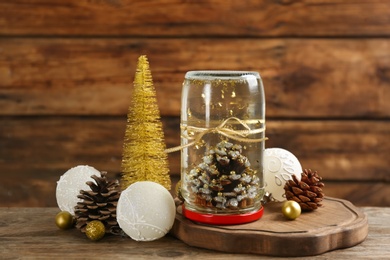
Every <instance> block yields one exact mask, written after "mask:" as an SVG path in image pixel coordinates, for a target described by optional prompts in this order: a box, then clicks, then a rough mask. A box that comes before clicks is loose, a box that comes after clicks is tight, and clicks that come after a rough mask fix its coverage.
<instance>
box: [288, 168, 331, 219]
mask: <svg viewBox="0 0 390 260" xmlns="http://www.w3.org/2000/svg"><path fill="white" fill-rule="evenodd" d="M321 181H322V178H321V177H320V176H319V175H318V173H317V171H314V172H313V171H312V170H310V169H309V170H307V169H305V170H304V171H303V173H302V176H301V181H299V180H298V179H297V177H296V176H295V175H292V180H289V181H287V182H286V184H285V186H284V190H285V194H286V199H287V200H294V201H296V202H298V203H299V205H300V206H301V209H302V210H303V211H312V210H315V209H317V208H318V207H320V206H322V204H321V201H322V199H323V198H324V193H323V191H322V188H323V187H324V186H325V185H324V183H323V182H321Z"/></svg>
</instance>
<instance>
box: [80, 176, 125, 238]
mask: <svg viewBox="0 0 390 260" xmlns="http://www.w3.org/2000/svg"><path fill="white" fill-rule="evenodd" d="M106 175H107V172H101V177H99V176H96V175H92V176H91V178H92V179H94V180H95V182H96V183H95V182H93V181H88V182H86V184H87V185H88V186H89V187H90V188H91V190H86V191H85V190H81V191H80V194H79V195H78V196H77V197H78V198H79V199H82V201H81V202H78V203H77V205H76V206H75V218H76V228H78V229H80V230H81V232H83V233H85V228H86V226H87V224H88V223H89V222H91V221H93V220H100V221H101V222H102V223H103V224H104V226H105V228H106V233H111V234H120V233H121V229H120V227H119V225H118V222H117V220H116V206H117V203H118V199H119V196H120V189H119V182H118V181H117V180H115V181H107V178H106Z"/></svg>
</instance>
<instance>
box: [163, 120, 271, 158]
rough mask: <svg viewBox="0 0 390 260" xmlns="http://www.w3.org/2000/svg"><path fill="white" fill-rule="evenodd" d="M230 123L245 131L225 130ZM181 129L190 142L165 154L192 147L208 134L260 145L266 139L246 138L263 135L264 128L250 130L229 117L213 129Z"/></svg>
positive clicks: (192, 127) (242, 123) (187, 127)
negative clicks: (234, 123) (234, 122)
mask: <svg viewBox="0 0 390 260" xmlns="http://www.w3.org/2000/svg"><path fill="white" fill-rule="evenodd" d="M231 121H236V122H238V123H239V124H240V125H242V126H243V127H244V128H245V129H244V130H233V129H231V128H227V127H226V125H227V124H228V123H229V122H231ZM260 122H261V121H260ZM181 128H182V129H183V128H184V129H185V130H187V131H186V132H187V134H186V135H185V136H182V137H184V138H186V139H187V140H189V141H191V142H189V143H188V144H185V145H180V146H177V147H172V148H169V149H166V150H165V152H166V153H171V152H176V151H180V150H182V149H183V148H186V147H190V146H193V145H195V144H197V143H199V142H200V141H201V140H202V138H203V136H204V135H206V134H209V133H216V134H220V135H223V136H225V137H227V138H229V139H233V140H236V141H239V142H244V143H260V142H263V141H265V140H267V139H268V138H267V137H264V138H257V139H252V138H247V137H248V136H249V135H253V134H259V133H263V132H264V131H265V127H261V128H257V129H251V128H250V127H249V126H248V125H247V124H246V123H245V122H244V121H242V120H240V119H239V118H237V117H229V118H228V119H226V120H225V121H223V122H222V123H221V124H220V125H218V126H216V127H214V128H203V127H195V126H185V127H181ZM188 133H190V134H188ZM190 135H191V136H190Z"/></svg>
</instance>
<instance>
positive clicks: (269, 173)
mask: <svg viewBox="0 0 390 260" xmlns="http://www.w3.org/2000/svg"><path fill="white" fill-rule="evenodd" d="M293 174H295V176H297V178H298V180H301V174H302V166H301V164H300V163H299V161H298V159H297V157H295V155H294V154H292V153H291V152H289V151H287V150H285V149H282V148H267V149H265V152H264V182H265V191H266V192H268V193H271V194H272V197H273V198H274V199H275V200H277V201H284V200H286V198H285V196H284V192H285V191H284V185H285V183H286V181H288V180H292V177H291V176H292V175H293Z"/></svg>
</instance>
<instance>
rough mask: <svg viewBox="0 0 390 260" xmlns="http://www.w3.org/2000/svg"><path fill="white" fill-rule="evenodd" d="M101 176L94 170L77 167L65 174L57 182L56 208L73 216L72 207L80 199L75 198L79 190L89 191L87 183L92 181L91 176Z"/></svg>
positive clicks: (87, 167)
mask: <svg viewBox="0 0 390 260" xmlns="http://www.w3.org/2000/svg"><path fill="white" fill-rule="evenodd" d="M92 175H97V176H101V175H100V172H99V171H98V170H96V169H95V168H93V167H91V166H87V165H79V166H76V167H73V168H72V169H69V170H68V171H67V172H65V173H64V174H63V175H62V176H61V177H60V180H59V181H58V182H57V189H56V198H57V204H58V207H59V208H60V209H61V210H62V211H68V212H69V213H70V214H72V215H74V207H75V206H76V205H77V202H79V201H81V199H79V198H77V195H79V193H80V190H91V189H90V187H89V186H88V185H87V184H86V182H87V181H94V180H93V179H92V178H91V176H92Z"/></svg>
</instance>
